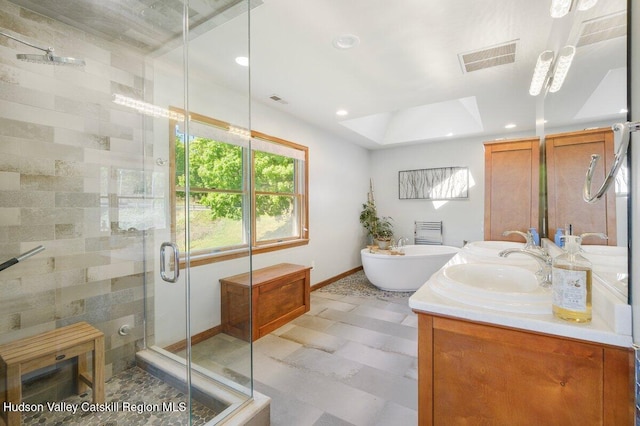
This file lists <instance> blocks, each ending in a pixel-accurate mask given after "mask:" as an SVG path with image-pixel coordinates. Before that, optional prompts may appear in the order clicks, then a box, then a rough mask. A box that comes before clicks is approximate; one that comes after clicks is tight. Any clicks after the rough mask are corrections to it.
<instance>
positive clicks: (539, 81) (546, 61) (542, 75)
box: [529, 50, 554, 96]
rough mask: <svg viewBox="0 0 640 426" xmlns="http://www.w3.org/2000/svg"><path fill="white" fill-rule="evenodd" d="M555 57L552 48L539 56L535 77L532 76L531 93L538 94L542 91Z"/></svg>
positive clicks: (532, 94)
mask: <svg viewBox="0 0 640 426" xmlns="http://www.w3.org/2000/svg"><path fill="white" fill-rule="evenodd" d="M553 57H554V54H553V51H551V50H545V51H544V52H542V53H541V54H540V56H538V61H537V62H536V67H535V69H534V71H533V77H532V78H531V86H529V94H530V95H531V96H538V95H539V94H540V92H541V91H542V88H543V87H544V85H545V83H546V82H547V74H549V69H550V68H551V64H552V63H553Z"/></svg>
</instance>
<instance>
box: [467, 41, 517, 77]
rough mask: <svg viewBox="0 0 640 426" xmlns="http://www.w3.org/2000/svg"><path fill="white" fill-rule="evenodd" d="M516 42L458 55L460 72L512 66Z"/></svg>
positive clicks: (514, 58)
mask: <svg viewBox="0 0 640 426" xmlns="http://www.w3.org/2000/svg"><path fill="white" fill-rule="evenodd" d="M517 43H518V40H512V41H509V42H506V43H502V44H499V45H497V46H491V47H485V48H483V49H480V50H474V51H473V52H466V53H460V54H458V58H459V59H460V65H461V66H462V72H464V73H468V72H471V71H478V70H482V69H485V68H491V67H497V66H498V65H505V64H512V63H513V62H515V60H516V44H517Z"/></svg>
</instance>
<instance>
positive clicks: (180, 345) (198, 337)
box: [163, 324, 222, 353]
mask: <svg viewBox="0 0 640 426" xmlns="http://www.w3.org/2000/svg"><path fill="white" fill-rule="evenodd" d="M221 332H222V324H221V325H216V326H215V327H213V328H210V329H208V330H205V331H203V332H201V333H198V334H194V335H193V336H191V345H195V344H196V343H200V342H203V341H205V340H207V339H209V338H211V337H213V336H215V335H216V334H219V333H221ZM186 347H187V339H184V340H180V341H179V342H176V343H172V344H170V345H169V346H166V347H164V348H163V349H164V350H165V351H167V352H171V353H176V352H178V351H181V350H183V349H185V348H186Z"/></svg>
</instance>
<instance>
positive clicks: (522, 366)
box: [417, 312, 634, 426]
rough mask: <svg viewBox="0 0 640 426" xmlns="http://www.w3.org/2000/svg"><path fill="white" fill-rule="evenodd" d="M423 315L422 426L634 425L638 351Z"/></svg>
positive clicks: (420, 354)
mask: <svg viewBox="0 0 640 426" xmlns="http://www.w3.org/2000/svg"><path fill="white" fill-rule="evenodd" d="M417 313H418V398H419V404H418V406H419V408H418V417H419V425H420V426H425V425H452V424H469V425H471V424H483V425H515V424H517V425H529V424H530V425H536V426H537V425H552V424H553V425H584V424H589V425H611V426H614V425H615V426H622V425H632V424H633V419H634V397H633V395H634V375H633V360H634V357H633V352H632V351H631V349H624V348H618V347H611V346H606V345H602V344H598V343H591V342H584V341H578V340H572V339H568V338H562V337H557V336H551V335H544V334H539V333H534V332H528V331H523V330H518V329H512V328H504V327H499V326H495V325H490V324H483V323H477V322H470V321H465V320H460V319H454V318H449V317H442V316H437V315H431V314H426V313H422V312H417Z"/></svg>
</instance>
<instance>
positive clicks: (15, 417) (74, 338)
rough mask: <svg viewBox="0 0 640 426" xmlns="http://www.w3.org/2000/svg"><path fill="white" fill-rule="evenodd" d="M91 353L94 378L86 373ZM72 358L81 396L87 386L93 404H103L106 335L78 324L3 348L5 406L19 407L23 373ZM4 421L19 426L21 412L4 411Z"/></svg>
mask: <svg viewBox="0 0 640 426" xmlns="http://www.w3.org/2000/svg"><path fill="white" fill-rule="evenodd" d="M89 352H92V353H93V357H92V360H93V375H92V377H90V376H89V375H88V373H87V355H88V353H89ZM73 357H78V365H77V368H76V380H77V386H78V388H77V391H78V393H82V392H84V391H86V390H87V389H88V387H87V386H90V387H91V389H92V390H93V402H94V403H96V404H98V403H100V404H102V403H104V334H103V333H102V332H101V331H100V330H98V329H96V328H94V327H92V326H91V325H89V324H87V323H86V322H79V323H76V324H72V325H69V326H66V327H61V328H58V329H55V330H51V331H47V332H45V333H42V334H38V335H36V336H31V337H27V338H24V339H20V340H16V341H15V342H10V343H5V344H3V345H0V377H3V378H4V383H5V391H4V393H2V394H0V397H2V398H1V399H0V404H2V405H3V407H4V403H5V402H7V403H11V404H16V405H17V404H20V402H21V401H22V375H23V374H26V373H29V372H31V371H34V370H37V369H39V368H43V367H47V366H50V365H53V364H56V363H57V362H60V361H62V360H67V359H69V358H73ZM1 419H2V417H0V420H1ZM4 421H5V422H6V424H7V425H8V426H17V425H20V423H21V421H22V413H20V412H19V411H12V410H8V411H5V413H4Z"/></svg>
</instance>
